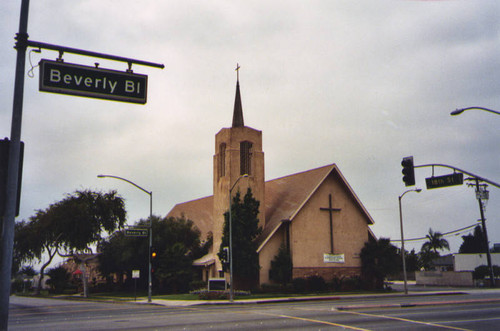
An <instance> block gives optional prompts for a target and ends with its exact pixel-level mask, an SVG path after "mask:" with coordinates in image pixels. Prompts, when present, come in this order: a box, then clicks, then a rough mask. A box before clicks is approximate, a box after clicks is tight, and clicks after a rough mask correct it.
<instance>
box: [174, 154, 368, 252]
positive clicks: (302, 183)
mask: <svg viewBox="0 0 500 331" xmlns="http://www.w3.org/2000/svg"><path fill="white" fill-rule="evenodd" d="M331 173H335V174H336V175H337V176H338V177H340V181H341V182H342V183H343V184H344V186H345V187H346V189H347V191H348V192H349V193H350V194H351V196H352V198H353V199H354V201H355V203H356V204H357V205H358V207H359V208H360V209H361V210H362V212H363V214H364V215H366V218H367V222H368V224H373V223H374V222H373V219H372V217H371V216H370V214H369V213H368V211H367V210H366V209H365V207H364V206H363V204H362V203H361V201H360V200H359V198H358V197H357V195H356V194H355V193H354V191H353V189H352V188H351V187H350V185H349V184H348V183H347V181H346V180H345V178H344V176H343V175H342V173H341V172H340V170H339V169H338V167H337V165H336V164H330V165H327V166H323V167H320V168H316V169H312V170H308V171H304V172H299V173H296V174H292V175H289V176H285V177H281V178H277V179H273V180H269V181H266V182H265V199H266V201H265V213H266V221H265V227H264V229H262V230H263V231H262V234H261V236H260V237H259V238H258V243H259V246H260V247H259V250H260V249H261V248H262V247H263V246H264V245H265V243H266V242H267V241H268V240H269V238H270V237H271V236H272V235H273V234H274V233H275V232H276V231H277V230H278V229H279V227H280V226H281V224H282V223H283V222H286V221H293V219H294V217H295V216H296V215H297V214H298V213H299V211H300V210H301V209H302V207H303V206H304V205H305V204H306V202H307V201H308V200H309V198H310V197H311V196H312V195H313V194H314V193H315V192H316V190H317V189H318V187H319V186H320V185H321V184H322V183H323V182H324V180H325V179H326V178H327V177H328V176H329V175H330V174H331ZM212 213H213V196H208V197H205V198H201V199H197V200H192V201H188V202H184V203H180V204H177V205H176V206H175V207H174V208H173V209H172V210H171V211H170V212H169V213H168V215H167V216H168V217H170V216H177V217H179V216H184V217H186V218H188V219H190V220H192V221H193V222H194V223H195V225H196V226H197V227H198V229H199V230H200V231H201V233H202V237H206V235H207V233H208V232H210V231H212V224H213V214H212Z"/></svg>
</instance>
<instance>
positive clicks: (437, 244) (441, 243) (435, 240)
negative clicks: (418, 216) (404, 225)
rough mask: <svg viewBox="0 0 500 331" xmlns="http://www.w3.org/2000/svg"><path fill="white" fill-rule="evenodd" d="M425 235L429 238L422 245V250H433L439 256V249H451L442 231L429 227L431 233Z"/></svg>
mask: <svg viewBox="0 0 500 331" xmlns="http://www.w3.org/2000/svg"><path fill="white" fill-rule="evenodd" d="M425 237H426V238H427V241H426V242H425V243H424V244H423V245H422V249H421V250H426V251H427V250H432V251H433V252H434V253H436V254H437V256H439V252H438V250H442V249H447V250H450V245H449V244H448V240H446V239H444V238H443V234H442V233H441V232H434V231H432V229H429V233H428V234H427V235H426V236H425Z"/></svg>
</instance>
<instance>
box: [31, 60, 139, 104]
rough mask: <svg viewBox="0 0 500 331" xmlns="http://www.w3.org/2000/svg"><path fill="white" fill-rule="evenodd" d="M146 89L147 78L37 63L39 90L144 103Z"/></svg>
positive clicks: (81, 67)
mask: <svg viewBox="0 0 500 331" xmlns="http://www.w3.org/2000/svg"><path fill="white" fill-rule="evenodd" d="M147 88H148V76H147V75H141V74H134V73H131V72H122V71H117V70H110V69H101V68H96V67H89V66H83V65H79V64H72V63H64V62H61V61H51V60H45V59H43V60H41V61H40V85H39V90H40V91H44V92H53V93H61V94H69V95H77V96H82V97H90V98H98V99H107V100H115V101H124V102H132V103H141V104H145V103H146V100H147Z"/></svg>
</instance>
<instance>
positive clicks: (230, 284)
mask: <svg viewBox="0 0 500 331" xmlns="http://www.w3.org/2000/svg"><path fill="white" fill-rule="evenodd" d="M244 177H248V175H247V174H244V175H241V176H240V177H238V179H237V180H236V182H234V184H233V186H232V187H231V188H230V189H229V301H230V302H233V301H234V286H233V227H232V223H233V219H232V218H233V217H232V211H231V209H232V208H231V207H232V203H231V194H232V192H233V189H234V187H235V186H236V184H238V182H239V181H240V179H242V178H244Z"/></svg>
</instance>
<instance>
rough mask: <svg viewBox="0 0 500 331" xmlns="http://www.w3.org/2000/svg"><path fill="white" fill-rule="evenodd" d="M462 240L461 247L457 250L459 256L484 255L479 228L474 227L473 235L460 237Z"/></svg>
mask: <svg viewBox="0 0 500 331" xmlns="http://www.w3.org/2000/svg"><path fill="white" fill-rule="evenodd" d="M462 239H463V242H462V245H460V248H459V249H458V252H459V253H460V254H467V253H469V254H470V253H485V248H484V242H485V240H484V235H483V230H482V228H481V226H479V225H478V226H476V227H475V228H474V234H472V235H471V234H468V235H466V236H462Z"/></svg>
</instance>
